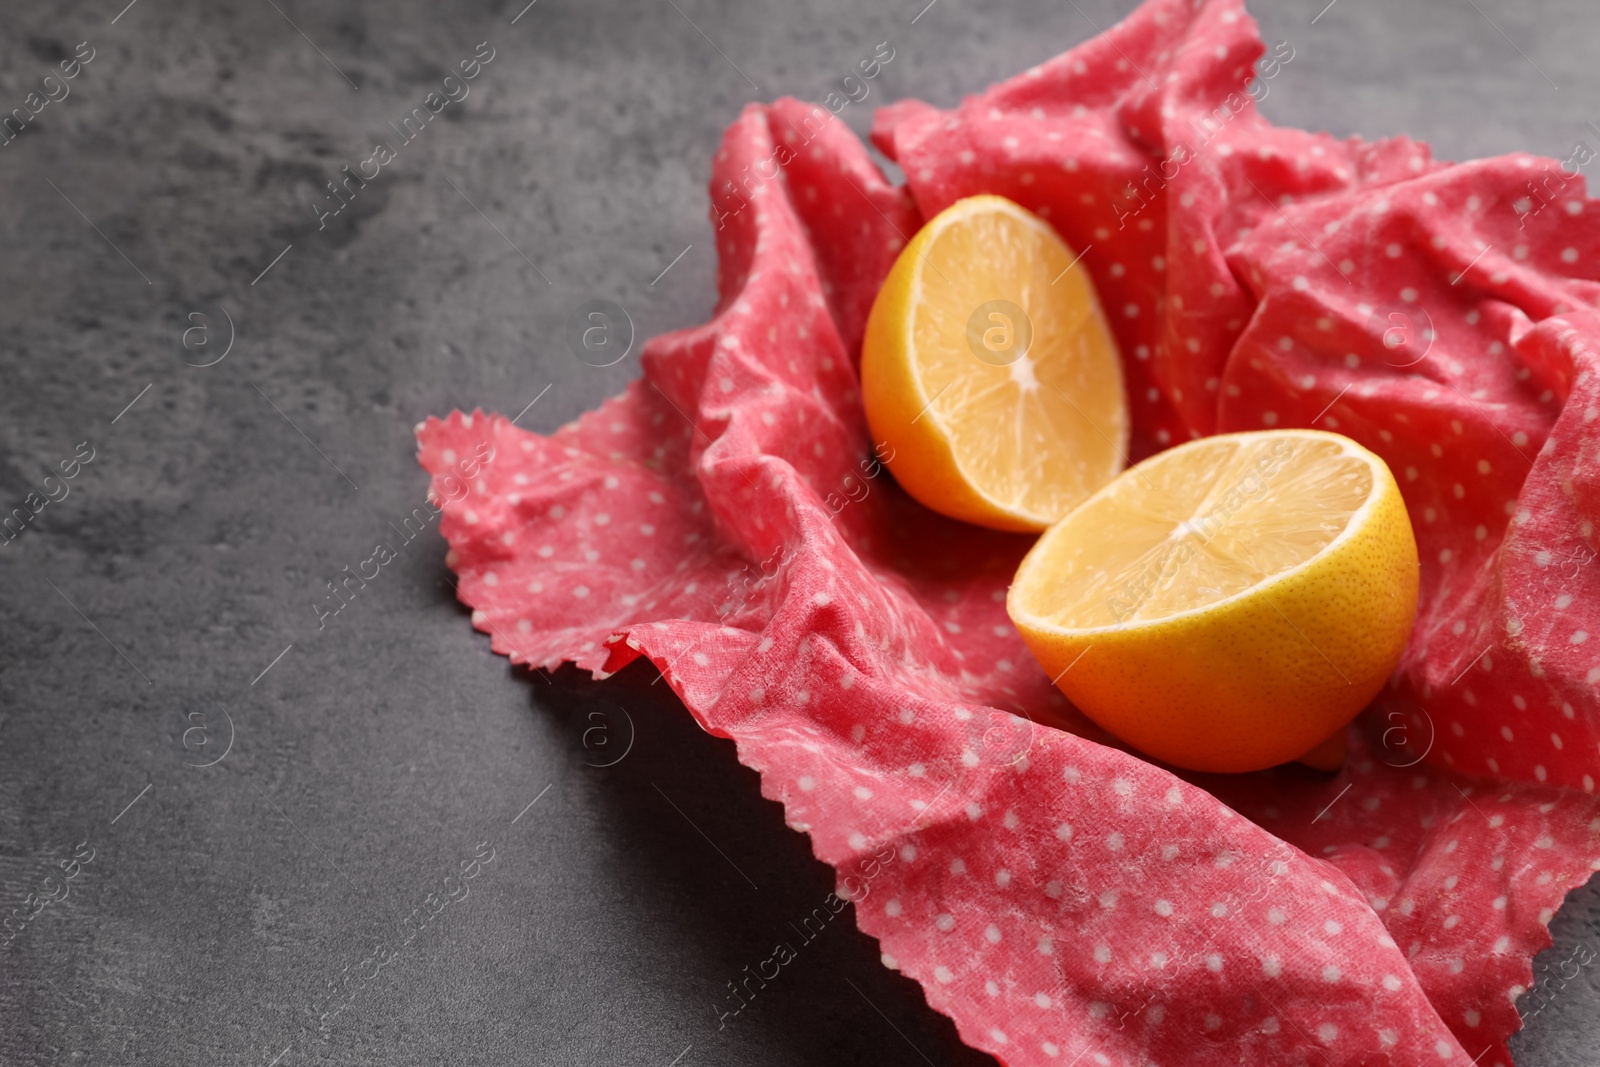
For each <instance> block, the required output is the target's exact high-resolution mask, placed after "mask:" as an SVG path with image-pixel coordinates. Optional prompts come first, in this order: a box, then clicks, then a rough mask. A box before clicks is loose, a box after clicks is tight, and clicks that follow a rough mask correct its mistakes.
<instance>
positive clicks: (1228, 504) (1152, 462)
mask: <svg viewBox="0 0 1600 1067" xmlns="http://www.w3.org/2000/svg"><path fill="white" fill-rule="evenodd" d="M1417 577H1418V572H1417V544H1416V540H1415V538H1414V537H1413V534H1412V530H1411V521H1410V518H1409V517H1408V516H1407V514H1406V509H1405V504H1404V502H1403V501H1402V500H1401V497H1400V489H1399V486H1397V485H1396V484H1395V480H1394V476H1393V475H1392V474H1391V473H1390V471H1389V468H1388V467H1387V466H1386V465H1385V464H1384V462H1383V460H1382V459H1380V458H1379V457H1378V456H1376V455H1374V454H1373V453H1372V452H1369V451H1368V450H1367V449H1365V448H1362V447H1361V446H1360V445H1358V444H1356V443H1355V442H1354V441H1351V440H1350V439H1349V438H1346V437H1342V436H1340V435H1338V434H1332V433H1323V432H1321V431H1317V430H1274V431H1266V432H1260V433H1235V434H1225V435H1222V436H1218V437H1208V438H1202V439H1201V440H1198V441H1192V442H1190V443H1188V444H1185V445H1182V446H1180V447H1178V448H1174V449H1172V450H1170V451H1168V452H1163V453H1161V454H1159V455H1156V456H1153V457H1151V458H1150V459H1147V460H1145V461H1144V462H1143V463H1140V464H1138V465H1137V466H1135V467H1132V468H1130V469H1129V470H1127V471H1126V472H1125V473H1123V474H1122V476H1121V477H1119V478H1117V479H1116V480H1115V481H1113V482H1112V483H1111V484H1110V485H1107V486H1106V487H1105V488H1104V489H1102V490H1100V491H1099V492H1098V493H1096V494H1095V495H1094V496H1092V497H1090V498H1089V499H1088V500H1086V501H1085V502H1084V503H1083V504H1081V505H1080V506H1079V507H1078V508H1076V509H1075V510H1074V511H1073V512H1072V513H1071V514H1070V515H1068V516H1067V517H1066V518H1064V519H1062V520H1061V521H1060V522H1059V523H1057V524H1056V525H1055V526H1053V527H1051V529H1050V530H1049V532H1047V533H1046V534H1045V535H1044V536H1043V537H1041V538H1040V539H1039V541H1038V543H1037V544H1036V545H1035V546H1034V548H1033V550H1032V551H1031V552H1029V553H1028V556H1027V558H1026V559H1024V560H1023V562H1022V566H1021V567H1020V568H1019V569H1018V570H1017V576H1016V580H1015V581H1014V582H1013V584H1012V586H1011V592H1010V595H1009V597H1008V599H1007V602H1006V608H1007V610H1008V611H1009V612H1010V615H1011V618H1012V621H1014V622H1015V623H1016V624H1017V628H1018V629H1019V630H1021V632H1022V636H1023V639H1024V640H1025V641H1026V642H1027V644H1028V646H1029V647H1030V648H1031V649H1032V650H1033V653H1034V655H1035V656H1037V657H1038V659H1039V662H1040V663H1041V664H1042V665H1043V666H1044V668H1045V670H1046V671H1048V672H1049V674H1050V677H1051V678H1052V679H1054V680H1055V682H1056V685H1057V686H1058V687H1059V688H1060V689H1061V691H1062V692H1063V693H1065V694H1066V695H1067V697H1068V698H1069V699H1071V700H1072V702H1073V703H1074V704H1076V705H1077V706H1078V707H1079V708H1080V709H1081V710H1082V711H1083V712H1084V713H1085V714H1087V715H1088V716H1089V717H1090V718H1092V719H1094V720H1095V722H1097V723H1099V724H1100V725H1101V726H1103V727H1105V728H1106V729H1107V730H1109V731H1110V732H1111V733H1113V734H1115V735H1116V736H1118V737H1120V738H1121V739H1123V740H1124V741H1126V742H1128V743H1129V744H1130V745H1132V746H1133V747H1135V748H1137V749H1139V750H1140V751H1142V752H1145V753H1147V754H1149V755H1151V756H1154V757H1156V758H1157V759H1160V760H1164V761H1166V762H1167V763H1171V764H1175V765H1177V766H1179V767H1187V768H1190V769H1193V770H1198V771H1250V770H1259V769H1261V768H1264V767H1271V766H1274V765H1276V764H1279V763H1284V762H1287V761H1289V760H1292V759H1295V758H1296V757H1298V756H1301V755H1302V754H1304V753H1306V752H1307V751H1308V750H1311V749H1313V748H1315V747H1316V746H1318V744H1319V743H1320V742H1323V741H1324V740H1325V739H1327V738H1328V737H1329V736H1330V735H1331V734H1333V733H1334V732H1335V731H1336V730H1339V729H1340V728H1341V727H1344V726H1345V725H1346V724H1347V723H1349V721H1350V720H1351V719H1352V718H1354V717H1355V715H1356V713H1357V712H1359V711H1360V710H1361V709H1362V708H1363V707H1365V706H1366V704H1367V703H1368V702H1369V701H1370V700H1371V699H1372V698H1373V697H1374V696H1376V695H1377V693H1378V691H1379V689H1381V688H1382V687H1383V685H1384V683H1385V681H1386V680H1387V679H1388V677H1389V675H1390V674H1391V673H1392V672H1393V671H1394V668H1395V666H1396V665H1397V664H1398V663H1399V660H1400V655H1401V653H1402V651H1404V649H1405V645H1406V640H1407V638H1408V636H1409V635H1410V632H1411V624H1412V621H1413V619H1414V617H1415V615H1416V609H1417Z"/></svg>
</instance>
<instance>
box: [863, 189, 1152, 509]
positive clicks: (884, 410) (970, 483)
mask: <svg viewBox="0 0 1600 1067" xmlns="http://www.w3.org/2000/svg"><path fill="white" fill-rule="evenodd" d="M1077 260H1078V256H1077V254H1076V253H1074V252H1073V250H1072V249H1070V248H1068V247H1067V245H1066V243H1065V242H1063V241H1062V240H1061V238H1060V237H1058V236H1057V235H1056V232H1055V231H1054V230H1053V229H1051V228H1050V225H1049V224H1048V223H1046V222H1045V221H1044V220H1042V219H1040V218H1039V217H1038V216H1036V215H1034V214H1032V213H1030V212H1028V211H1026V210H1024V209H1023V208H1020V207H1018V206H1017V205H1016V204H1013V203H1012V202H1011V201H1009V200H1006V199H1004V198H1003V197H998V196H974V197H969V198H968V199H966V200H959V201H957V202H956V203H954V204H952V205H951V206H950V207H948V208H946V209H945V210H944V211H942V212H940V213H939V214H938V215H936V216H935V217H934V218H933V220H932V221H930V222H929V223H928V224H927V225H926V226H924V227H923V228H922V229H921V231H919V232H918V233H917V235H916V237H914V238H913V239H912V240H911V243H910V244H908V245H906V247H905V248H904V249H903V250H902V251H901V253H900V256H899V258H898V259H896V260H895V264H894V266H893V268H891V269H890V271H889V275H888V277H887V278H886V279H885V280H884V283H883V287H882V288H881V289H880V290H879V291H878V296H877V300H876V301H875V302H874V303H873V305H872V313H871V315H870V316H869V317H868V319H867V330H866V336H865V339H864V341H863V343H862V348H861V392H862V398H863V400H864V402H865V405H866V411H867V422H868V423H869V425H870V426H871V428H872V433H873V440H874V441H875V442H877V443H879V444H880V445H886V446H887V448H888V449H891V450H892V458H891V459H890V461H889V469H890V470H891V471H893V472H894V476H895V480H896V481H898V482H899V483H900V485H901V486H902V487H904V488H905V490H906V492H908V493H910V494H911V495H912V496H913V497H915V498H916V499H917V500H919V501H921V502H922V503H923V504H925V505H927V506H928V507H930V508H932V509H933V510H934V511H938V512H941V513H942V514H945V515H949V516H952V517H954V518H957V519H964V520H966V521H967V522H973V523H977V524H979V525H982V526H990V527H993V528H995V529H1000V530H1042V529H1044V528H1045V527H1047V526H1049V525H1050V524H1051V523H1052V522H1055V521H1056V520H1057V519H1059V518H1061V516H1063V515H1065V514H1066V513H1067V512H1068V511H1071V510H1072V509H1073V508H1074V507H1075V506H1076V505H1078V504H1079V503H1081V502H1082V501H1083V500H1084V499H1085V498H1086V497H1088V496H1089V494H1090V493H1092V492H1094V491H1095V490H1096V489H1098V488H1100V487H1101V486H1102V485H1104V484H1105V483H1106V482H1108V481H1110V480H1111V479H1112V478H1113V477H1115V476H1116V474H1117V472H1118V471H1120V470H1121V469H1122V468H1123V465H1124V460H1123V457H1124V455H1125V450H1126V448H1127V438H1128V412H1127V402H1126V399H1125V398H1124V396H1123V390H1122V365H1121V362H1120V358H1119V356H1118V354H1117V346H1116V342H1115V341H1114V340H1113V339H1112V337H1111V331H1110V330H1109V329H1108V328H1107V327H1106V321H1105V316H1104V315H1103V314H1102V313H1101V311H1100V300H1099V298H1098V297H1097V296H1096V295H1095V290H1094V283H1093V282H1092V281H1091V280H1090V279H1089V274H1088V271H1087V270H1085V269H1084V266H1083V264H1081V263H1079V262H1077Z"/></svg>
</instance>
